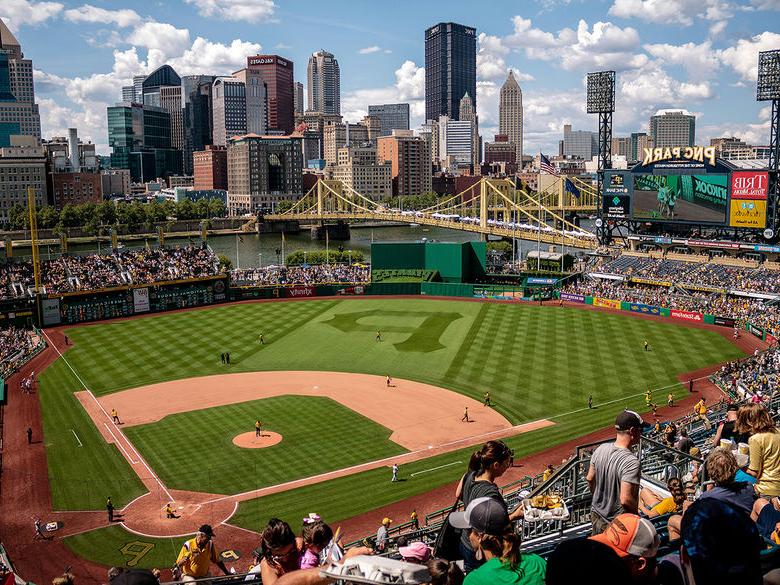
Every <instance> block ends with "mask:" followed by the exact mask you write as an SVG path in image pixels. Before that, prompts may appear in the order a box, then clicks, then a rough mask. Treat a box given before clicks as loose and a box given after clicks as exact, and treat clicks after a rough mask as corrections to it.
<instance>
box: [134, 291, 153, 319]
mask: <svg viewBox="0 0 780 585" xmlns="http://www.w3.org/2000/svg"><path fill="white" fill-rule="evenodd" d="M133 311H134V312H136V313H147V312H149V289H148V288H134V289H133Z"/></svg>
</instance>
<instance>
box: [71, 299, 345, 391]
mask: <svg viewBox="0 0 780 585" xmlns="http://www.w3.org/2000/svg"><path fill="white" fill-rule="evenodd" d="M334 304H335V301H311V302H308V303H300V302H298V303H263V304H241V305H228V306H223V307H216V308H214V309H208V310H200V311H188V312H184V313H174V314H170V315H160V316H155V317H144V318H139V319H132V320H128V321H120V322H117V323H108V324H105V325H93V326H89V327H78V328H74V329H69V330H68V335H69V336H70V337H71V339H73V342H74V346H73V348H71V350H70V351H69V352H68V355H67V358H68V360H69V361H70V362H71V364H72V365H73V367H74V368H75V369H76V371H77V372H79V375H80V376H81V377H82V378H83V379H84V381H85V383H86V384H87V385H88V386H89V388H90V389H91V390H92V391H93V392H94V394H95V395H96V396H101V395H103V394H108V393H111V392H115V391H117V390H121V389H123V388H128V387H135V386H143V385H147V384H152V383H154V382H162V381H165V380H176V379H179V378H190V377H194V376H205V375H208V374H217V373H224V372H225V371H255V370H258V369H264V368H262V360H261V359H259V354H260V353H261V352H263V351H267V350H269V349H270V348H272V347H273V344H274V343H276V342H278V341H279V340H280V339H282V338H283V337H284V336H286V335H288V334H289V333H291V332H292V331H295V330H296V329H298V328H299V327H301V326H303V325H304V324H306V323H308V322H310V321H311V320H313V319H315V318H316V317H317V316H318V315H319V314H320V313H322V312H323V311H326V310H328V309H329V308H331V307H332V306H333V305H334ZM271 330H272V331H273V333H272V334H271V333H270V331H271ZM261 332H264V333H265V342H266V343H265V345H261V344H260V343H259V341H258V339H259V337H260V333H261ZM225 351H227V352H230V358H231V366H230V368H229V369H228V368H226V367H225V366H223V365H222V364H221V362H220V354H221V353H222V352H225Z"/></svg>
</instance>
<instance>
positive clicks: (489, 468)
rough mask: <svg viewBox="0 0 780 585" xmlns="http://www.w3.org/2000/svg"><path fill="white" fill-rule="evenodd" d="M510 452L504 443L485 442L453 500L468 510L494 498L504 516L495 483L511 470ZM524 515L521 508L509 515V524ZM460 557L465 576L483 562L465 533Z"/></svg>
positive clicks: (462, 535)
mask: <svg viewBox="0 0 780 585" xmlns="http://www.w3.org/2000/svg"><path fill="white" fill-rule="evenodd" d="M512 460H513V458H512V450H511V449H510V448H509V447H507V445H506V443H504V442H503V441H488V442H487V443H485V444H484V445H482V448H481V449H480V450H479V451H475V452H474V454H473V455H472V456H471V460H470V461H469V470H468V471H467V472H466V475H464V476H463V477H462V478H461V480H460V483H459V484H458V489H457V491H456V493H455V497H456V498H457V499H459V500H461V501H462V502H463V507H464V508H465V507H467V506H468V505H469V504H470V503H471V502H472V501H474V500H475V499H477V498H493V499H494V500H496V502H498V503H499V504H501V506H503V508H504V512H507V511H508V507H507V504H506V501H505V500H504V497H503V496H502V495H501V490H499V489H498V485H497V484H496V480H497V479H498V478H499V477H501V476H502V475H504V473H506V470H507V469H509V468H510V467H511V466H512ZM522 515H523V508H522V506H519V507H518V508H517V510H515V511H514V512H512V513H511V514H509V519H510V520H516V519H517V518H521V517H522ZM460 553H461V557H462V558H463V569H464V571H465V572H466V573H468V572H469V571H473V570H474V569H476V568H477V567H479V566H480V565H481V564H482V563H483V562H484V561H481V560H479V559H477V558H476V557H475V555H474V548H473V546H472V543H471V541H470V539H469V533H468V531H465V530H464V531H463V532H462V533H461V538H460Z"/></svg>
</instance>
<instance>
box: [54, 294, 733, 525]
mask: <svg viewBox="0 0 780 585" xmlns="http://www.w3.org/2000/svg"><path fill="white" fill-rule="evenodd" d="M377 330H381V331H382V338H383V339H382V342H381V343H377V342H376V341H375V334H376V331H377ZM260 332H262V333H263V334H264V336H265V340H266V345H260V344H259V343H258V342H257V339H258V336H259V334H260ZM68 335H69V337H70V338H71V339H72V340H73V342H74V344H75V345H74V346H73V347H72V349H71V350H70V351H69V352H68V354H67V358H68V361H69V362H70V363H71V364H72V365H73V367H74V368H75V370H76V371H77V372H78V373H79V375H80V376H81V377H82V378H83V379H84V381H85V383H86V385H87V386H88V387H89V388H90V389H92V390H93V391H94V392H95V393H96V394H107V393H110V392H114V391H116V390H120V389H123V388H128V387H134V386H138V385H142V384H149V383H151V382H157V381H163V380H170V379H177V378H186V377H191V376H201V375H208V374H214V373H222V372H225V371H228V369H227V368H225V367H224V366H222V365H221V364H220V360H219V354H220V352H222V351H230V352H231V356H232V361H233V364H234V365H233V366H232V367H231V368H230V369H229V371H231V372H240V371H256V370H331V371H352V372H361V373H371V374H378V375H385V374H390V375H391V376H393V377H395V378H407V379H412V380H417V381H421V382H427V383H431V384H435V385H439V386H443V387H446V388H450V389H452V390H454V391H456V392H460V393H463V394H467V395H469V396H472V397H474V398H476V399H480V398H481V396H482V394H483V393H484V391H485V390H490V392H491V394H492V397H493V401H494V402H495V404H496V409H497V410H498V411H499V412H501V413H502V414H503V415H504V416H506V417H507V418H508V419H509V420H510V421H512V422H513V423H520V422H525V421H530V420H536V419H539V418H554V419H555V420H556V421H560V422H561V424H560V425H559V426H556V427H554V428H553V429H545V430H542V431H537V433H539V434H538V435H537V434H535V433H534V434H529V435H523V436H521V437H518V439H516V441H514V442H515V443H516V446H520V447H521V448H522V449H523V451H522V452H530V451H531V450H533V451H536V450H539V449H542V448H545V447H550V446H552V445H554V444H555V442H557V441H560V440H564V439H566V438H572V437H576V436H579V435H582V434H584V433H586V432H588V431H590V430H593V429H595V428H599V427H601V426H604V425H605V424H608V423H609V422H610V420H613V417H614V410H613V409H612V408H610V409H606V408H605V409H604V410H602V409H597V410H596V411H594V412H577V413H574V414H570V415H568V416H565V417H563V418H560V417H561V415H564V414H566V413H570V412H571V411H576V410H580V409H581V408H582V407H583V406H585V404H586V401H587V395H588V394H589V393H592V394H593V396H594V400H595V402H596V403H597V404H598V403H604V402H608V401H613V400H614V401H617V402H616V405H619V406H622V405H624V404H625V405H631V406H634V407H640V406H641V405H642V401H641V397H639V395H640V394H641V393H642V392H643V391H644V390H645V389H646V388H660V387H664V386H666V385H668V384H672V383H674V382H675V379H676V375H677V374H678V373H680V372H686V371H691V370H695V369H699V368H702V367H704V366H707V365H711V364H715V363H719V362H723V361H727V360H731V359H735V358H737V357H740V356H741V355H742V354H741V352H740V351H739V350H738V349H737V348H736V347H735V346H734V345H732V344H731V343H729V342H728V341H727V340H726V339H724V338H723V337H722V336H721V335H718V334H717V333H714V332H712V331H706V330H701V329H693V328H687V327H682V326H679V325H676V324H675V323H674V322H673V321H670V320H663V319H658V320H648V319H637V318H635V317H632V316H629V315H619V314H612V313H602V312H597V311H584V310H580V309H576V308H560V307H554V306H550V307H538V306H533V305H526V304H496V303H476V302H465V301H441V300H425V299H419V300H417V299H414V300H410V299H356V300H343V301H342V300H313V301H306V302H287V303H257V304H240V305H227V306H222V307H218V308H214V309H208V310H200V311H190V312H184V313H176V314H168V315H161V316H155V317H149V318H139V319H132V320H128V321H123V322H117V323H110V324H100V325H94V326H88V327H78V328H73V329H70V330H68ZM645 339H647V340H648V342H649V343H650V347H651V348H652V351H648V352H645V351H644V349H643V341H644V340H645ZM55 368H57V369H55V370H54V371H55V372H57V371H60V370H61V376H60V377H61V379H60V380H58V381H57V383H56V388H53V391H52V392H51V393H50V392H44V391H42V392H41V398H42V400H43V401H44V418H45V422H46V429H47V440H48V433H49V429H51V428H52V426H53V425H54V429H55V430H56V432H57V433H59V434H60V435H63V437H64V435H65V434H67V433H70V431H69V430H68V426H69V425H67V426H63V425H62V423H61V421H62V419H63V416H64V415H63V414H62V412H63V410H65V411H68V414H67V416H72V417H80V420H79V421H78V424H79V425H83V426H85V427H86V428H89V427H90V426H91V423H90V422H88V421H87V420H86V419H85V417H84V415H83V413H81V412H80V410H79V409H80V406H79V405H78V404H77V403H76V401H75V400H72V399H71V400H70V402H68V401H67V400H66V399H65V398H66V397H68V394H69V393H70V392H71V391H73V390H77V389H79V388H80V385H79V384H78V382H77V381H76V380H75V378H74V377H73V376H65V375H64V373H66V372H65V370H64V369H63V368H62V366H61V365H59V364H58V365H55ZM61 395H62V396H61ZM629 396H636V397H635V398H631V399H627V398H626V397H629ZM51 397H57V400H58V402H56V403H52V404H48V405H47V404H45V403H46V402H48V401H49V400H50V398H51ZM70 410H77V411H79V412H78V413H77V414H76V413H73V414H70V413H69V411H70ZM55 413H56V414H55ZM181 416H189V415H181ZM208 416H211V415H208ZM226 418H227V417H226ZM72 424H76V422H75V421H74V422H73V423H72ZM237 424H241V425H245V424H246V423H245V422H244V421H243V420H242V421H241V422H240V423H237ZM151 426H156V425H151ZM165 426H166V425H165V424H163V425H162V426H160V427H159V429H163V428H164V427H165ZM328 428H329V424H328V423H327V422H324V423H323V425H322V432H324V431H326V430H327V429H328ZM127 430H128V431H130V433H131V434H132V429H127ZM85 432H86V430H85ZM150 432H151V430H150ZM183 432H184V434H185V435H186V431H183ZM224 432H225V433H228V434H230V437H224V436H222V438H221V439H220V440H223V441H224V440H229V438H232V436H233V434H235V433H233V430H228V428H227V427H225V431H224ZM231 433H232V434H231ZM150 436H151V435H150ZM171 436H172V433H171V431H166V432H165V434H164V436H163V435H161V436H160V438H159V440H161V441H169V440H170V437H171ZM535 437H539V438H538V439H537V438H535ZM293 438H294V437H289V436H286V440H288V439H289V440H293ZM59 440H60V439H58V442H59ZM82 441H83V437H82ZM153 442H155V440H151V442H150V444H149V445H145V446H143V447H141V450H142V452H144V453H145V454H149V453H151V452H150V451H149V449H150V445H151V443H153ZM163 444H166V443H163ZM217 444H220V443H219V441H217ZM283 444H284V443H283ZM79 449H83V453H81V452H79V456H80V458H79V459H77V466H76V465H73V464H72V462H71V461H70V460H68V459H67V457H69V456H70V452H65V451H55V450H49V452H48V456H49V465H50V471H51V472H52V473H51V476H52V484H53V485H54V484H57V481H56V478H57V477H58V475H57V473H55V472H59V473H63V470H68V468H70V467H71V466H72V468H73V469H78V471H79V475H80V476H81V477H83V478H104V477H106V470H110V471H111V474H112V480H111V481H114V480H115V479H118V478H126V477H128V474H130V471H129V470H128V469H127V466H126V465H125V464H124V462H123V461H121V457H120V454H119V453H118V451H116V449H115V448H113V447H110V448H109V447H105V446H102V447H100V448H95V446H94V445H92V443H90V444H89V445H87V444H86V443H85V447H84V448H79ZM526 449H527V450H526ZM172 451H175V452H174V453H172V455H171V457H173V456H175V455H176V452H177V451H176V450H172ZM279 451H280V453H281V452H282V450H281V449H280V450H279ZM361 456H366V457H371V455H368V454H363V455H361ZM168 461H170V460H166V462H165V463H164V464H162V463H161V465H163V466H164V467H166V469H162V468H161V469H156V471H157V472H158V473H160V474H163V475H165V474H166V473H168V474H170V473H172V472H171V471H170V470H169V469H167V467H168V466H170V465H171V463H168ZM181 462H182V464H184V465H186V464H187V463H186V459H185V458H182V459H181ZM178 463H179V462H176V464H178ZM332 464H334V465H335V466H336V467H344V466H347V465H348V464H349V463H347V462H346V457H340V458H337V459H336V460H335V461H334V462H333V463H332ZM415 465H419V466H420V469H424V468H425V466H426V462H421V463H419V464H415ZM432 466H434V465H432V464H431V465H429V467H432ZM153 467H156V465H155V464H153ZM174 467H175V468H176V469H178V471H179V472H182V473H184V475H185V476H186V475H187V470H185V469H182V466H181V464H179V465H178V467H176V465H174ZM269 467H273V465H272V463H271V462H269ZM277 467H279V468H281V467H282V466H277ZM236 469H238V468H236ZM460 472H461V471H458V472H457V473H456V472H455V468H454V467H453V468H452V469H450V468H446V469H445V470H444V471H443V472H442V473H441V474H439V473H438V472H432V473H429V474H428V473H426V474H423V475H420V476H418V477H419V479H417V480H415V481H408V482H401V483H402V484H403V485H391V484H390V483H389V481H385V479H383V477H384V478H386V477H387V475H384V476H383V475H382V472H381V470H380V471H376V472H369V473H368V474H362V475H361V476H360V477H359V478H357V479H352V478H344V479H343V480H336V481H335V482H328V484H327V485H325V486H322V485H321V486H314V487H312V488H307V489H311V490H313V491H312V492H307V494H309V493H310V494H311V495H310V498H309V496H307V497H306V498H299V501H298V503H297V505H299V506H301V508H302V509H304V508H306V507H311V506H312V505H314V506H315V507H316V506H317V504H318V503H319V502H322V504H323V505H324V506H327V507H328V508H329V509H331V510H332V511H333V514H334V516H335V517H337V518H343V517H346V516H347V515H354V514H357V513H360V512H362V511H365V510H366V509H371V508H373V507H376V506H377V505H380V504H382V503H388V502H392V501H396V500H399V499H402V498H404V497H406V496H408V495H412V494H413V493H421V492H424V491H426V490H428V489H431V488H432V487H435V486H437V485H440V484H441V483H442V482H445V481H449V480H450V479H452V478H453V477H455V476H456V475H459V474H460ZM372 478H375V479H372ZM287 479H289V477H287ZM282 480H283V478H282V476H281V475H280V476H279V477H278V481H282ZM362 481H365V482H366V483H359V482H362ZM350 482H356V483H354V484H353V483H350ZM112 485H114V484H112ZM358 485H360V486H361V487H360V489H354V488H355V486H358ZM364 485H365V486H367V487H366V489H363V487H362V486H364ZM339 486H341V487H339ZM102 487H103V486H102V485H101V488H100V489H102ZM56 489H57V492H58V494H57V497H56V498H55V501H56V502H57V503H58V505H59V506H60V507H63V508H71V509H72V508H75V509H83V508H97V507H100V506H101V505H102V503H103V502H104V499H105V498H104V497H102V496H101V497H99V498H95V497H93V496H90V495H87V494H90V493H93V492H98V491H100V490H99V489H97V488H96V489H89V490H83V489H82V488H81V487H80V486H79V485H77V484H75V483H72V482H65V483H64V484H62V485H58V487H57V488H56ZM201 489H205V486H204V487H203V488H201ZM112 491H113V490H112ZM137 491H138V485H137V484H136V483H134V482H131V481H128V482H127V483H126V484H121V483H120V484H119V486H118V487H117V490H116V491H113V494H112V495H114V497H115V498H117V497H119V496H120V495H121V498H123V499H125V500H126V499H130V498H131V497H133V496H134V495H137ZM295 493H296V492H291V494H295ZM270 497H271V498H274V499H271V500H269V499H267V498H264V499H263V500H260V501H259V503H254V502H248V503H246V504H243V505H242V510H241V511H240V513H239V517H238V519H237V521H238V522H240V523H242V524H243V525H246V526H251V527H253V528H257V527H258V526H259V523H261V522H262V520H263V517H261V516H259V515H257V514H253V512H252V510H253V508H252V506H259V507H261V508H262V507H264V508H265V510H266V511H267V512H268V513H276V512H275V511H274V510H275V509H274V508H273V507H272V506H271V504H274V505H276V503H278V505H279V509H281V510H286V509H292V508H290V507H289V506H287V504H284V500H285V498H287V497H289V498H291V499H292V498H294V497H295V496H294V495H290V496H286V495H285V494H279V495H278V496H270ZM355 500H357V501H355ZM358 501H359V503H358ZM342 502H344V503H342ZM258 509H259V508H258ZM309 511H311V510H309ZM318 511H319V510H318ZM263 513H264V514H265V512H263ZM280 514H281V512H280ZM283 517H284V516H283Z"/></svg>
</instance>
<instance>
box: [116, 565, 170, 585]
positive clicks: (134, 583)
mask: <svg viewBox="0 0 780 585" xmlns="http://www.w3.org/2000/svg"><path fill="white" fill-rule="evenodd" d="M109 583H111V585H159V583H160V582H159V581H158V580H157V577H155V576H154V575H153V574H152V572H151V571H147V570H146V569H127V570H125V571H122V572H121V573H119V575H117V576H116V577H114V578H113V579H111V580H110V581H109Z"/></svg>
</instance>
